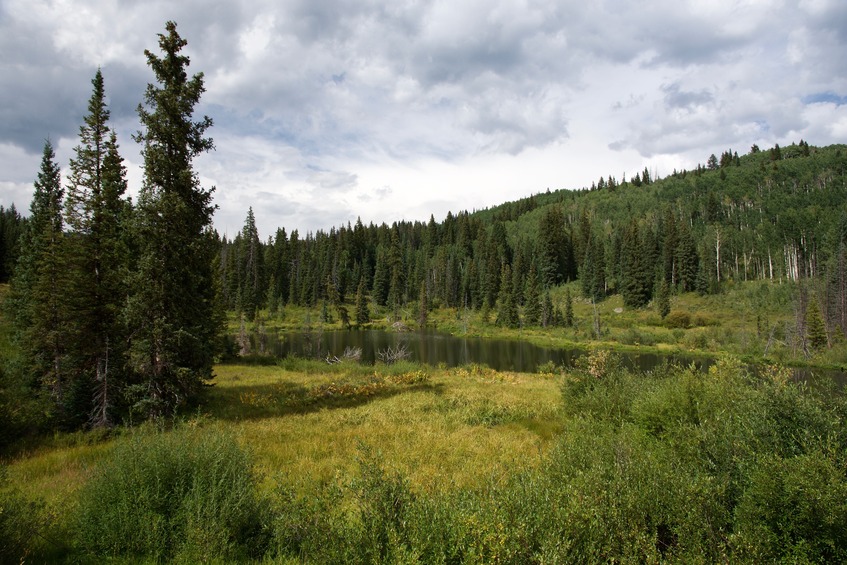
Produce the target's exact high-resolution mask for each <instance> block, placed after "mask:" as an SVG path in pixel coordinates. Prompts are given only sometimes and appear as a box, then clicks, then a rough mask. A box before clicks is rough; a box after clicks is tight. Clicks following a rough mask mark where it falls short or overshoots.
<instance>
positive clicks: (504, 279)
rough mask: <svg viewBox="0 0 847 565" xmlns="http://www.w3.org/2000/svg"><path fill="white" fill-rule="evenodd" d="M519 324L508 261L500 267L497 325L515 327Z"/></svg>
mask: <svg viewBox="0 0 847 565" xmlns="http://www.w3.org/2000/svg"><path fill="white" fill-rule="evenodd" d="M519 324H520V318H519V317H518V308H517V306H516V304H515V296H514V293H513V292H512V269H511V267H509V264H508V263H503V266H502V267H501V268H500V295H499V296H498V297H497V325H498V326H505V327H507V328H516V327H518V325H519Z"/></svg>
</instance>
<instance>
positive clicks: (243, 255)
mask: <svg viewBox="0 0 847 565" xmlns="http://www.w3.org/2000/svg"><path fill="white" fill-rule="evenodd" d="M240 235H241V237H240V238H239V239H238V243H239V249H238V259H239V263H240V264H239V271H240V280H239V288H240V289H241V294H240V307H241V310H242V311H243V312H244V313H245V314H247V317H248V318H249V319H251V320H252V319H253V318H255V317H256V314H257V313H258V311H259V308H260V307H261V305H262V302H263V298H264V297H263V292H262V290H263V289H264V287H265V284H264V276H263V274H264V265H263V262H264V261H263V259H264V254H263V253H262V252H261V251H262V244H261V242H260V241H259V230H258V228H257V227H256V217H255V216H254V215H253V207H252V206H251V207H250V208H249V209H248V210H247V218H246V219H245V220H244V227H243V228H242V229H241V234H240Z"/></svg>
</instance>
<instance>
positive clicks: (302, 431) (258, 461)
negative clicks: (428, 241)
mask: <svg viewBox="0 0 847 565" xmlns="http://www.w3.org/2000/svg"><path fill="white" fill-rule="evenodd" d="M286 365H287V366H286ZM215 373H216V378H215V380H214V386H212V387H210V388H209V389H208V390H207V393H206V395H205V399H204V401H203V403H202V404H201V406H200V408H199V411H198V412H197V413H196V414H195V415H192V416H191V417H190V418H189V419H188V420H186V421H184V422H183V423H182V424H181V426H183V427H184V426H188V427H194V428H205V429H207V430H209V431H210V432H212V431H218V432H226V433H229V434H231V435H232V436H233V437H234V438H236V440H237V442H238V443H239V444H240V445H241V446H242V447H244V448H245V449H246V450H248V451H249V452H250V454H251V456H252V458H253V461H254V463H255V470H256V473H257V477H258V481H259V485H260V490H261V491H262V492H263V493H264V494H268V493H271V492H272V491H273V490H274V489H275V488H276V487H277V486H278V485H279V484H280V483H285V484H291V485H296V488H297V489H298V492H299V494H307V493H309V492H315V491H317V490H319V489H320V488H323V487H324V486H325V485H328V484H332V483H340V484H346V483H349V482H350V481H351V480H352V479H353V477H354V476H355V475H356V473H357V472H358V465H359V464H358V462H357V460H358V456H359V454H360V453H361V451H362V449H363V448H369V449H371V450H373V451H374V452H375V453H379V454H380V456H381V457H382V459H383V460H384V461H385V463H386V465H388V466H390V467H391V468H393V469H397V470H398V471H400V472H401V473H403V474H404V476H407V477H408V478H409V480H410V486H411V489H412V490H413V491H415V492H420V493H433V492H445V491H450V490H461V489H468V488H477V487H479V486H480V485H483V484H486V483H488V482H489V481H491V480H501V479H503V478H504V477H506V476H509V475H511V474H513V473H515V472H517V471H520V470H521V469H529V468H534V467H536V466H537V465H539V463H540V461H541V457H542V455H543V454H544V453H546V451H547V450H548V448H549V447H550V445H551V442H552V441H553V437H554V434H555V432H556V430H558V429H559V428H560V426H561V422H560V418H559V415H558V408H559V405H560V391H559V387H558V384H557V379H556V378H553V377H551V376H549V375H529V374H511V373H497V372H494V371H491V370H489V369H486V368H483V367H479V366H469V367H462V368H456V369H450V370H448V369H437V368H431V367H424V366H420V365H416V364H411V363H401V364H397V365H391V366H387V365H377V366H375V367H373V366H371V367H363V366H360V365H357V364H339V365H332V366H330V365H328V364H326V363H324V362H319V361H304V360H297V361H288V362H286V363H284V364H282V365H280V366H257V365H234V364H226V365H219V366H217V367H216V370H215ZM132 433H135V432H132ZM142 433H144V432H143V431H142ZM120 435H121V433H118V436H120ZM125 441H126V440H125V439H124V438H122V437H117V438H115V437H103V436H102V435H101V434H94V433H76V434H59V435H56V436H54V437H52V438H42V440H41V441H40V442H39V443H38V444H37V445H34V446H33V447H31V449H29V450H28V451H27V452H24V453H20V454H18V455H17V456H16V457H15V458H14V459H13V460H11V461H9V462H8V465H7V471H8V480H9V483H10V484H11V485H12V486H13V487H15V488H17V489H19V490H20V491H21V492H22V493H23V494H24V495H25V496H27V497H28V498H31V499H41V500H43V501H44V502H45V503H46V505H47V508H48V511H49V512H51V513H53V514H54V515H56V516H58V517H59V518H58V519H59V521H60V522H61V520H62V516H63V515H66V514H67V512H66V511H67V510H68V509H70V508H74V507H75V505H76V504H77V497H78V495H79V492H80V489H81V487H82V486H83V485H84V484H85V483H86V482H87V481H88V480H89V478H90V477H91V476H92V473H93V470H94V468H95V467H96V465H97V464H98V463H99V462H101V461H104V460H105V459H106V458H107V457H108V456H109V455H110V454H111V453H112V452H113V451H114V449H115V446H116V445H118V444H121V443H123V442H125Z"/></svg>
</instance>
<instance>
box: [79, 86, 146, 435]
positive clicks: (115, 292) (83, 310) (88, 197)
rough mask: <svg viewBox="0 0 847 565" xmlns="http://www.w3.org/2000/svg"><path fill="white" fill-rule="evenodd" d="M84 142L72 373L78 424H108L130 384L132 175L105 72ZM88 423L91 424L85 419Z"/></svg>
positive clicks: (81, 149) (91, 106) (81, 134)
mask: <svg viewBox="0 0 847 565" xmlns="http://www.w3.org/2000/svg"><path fill="white" fill-rule="evenodd" d="M91 83H92V85H93V86H94V89H93V93H92V95H91V99H90V100H89V103H88V115H87V116H86V117H85V118H84V122H83V125H82V126H81V127H80V131H79V140H80V144H79V145H78V146H77V147H76V148H75V149H74V154H75V156H74V158H73V159H71V163H70V168H71V174H70V177H69V179H68V191H67V199H66V203H65V204H66V205H65V212H66V218H67V226H68V228H69V230H70V231H69V234H68V237H67V238H66V249H67V260H68V264H67V276H68V292H67V295H66V301H67V304H68V307H69V309H70V315H69V317H68V334H69V335H68V338H69V339H68V349H69V363H68V365H69V367H68V369H69V372H70V373H71V375H70V376H71V378H72V379H73V382H74V387H73V390H74V394H75V396H76V398H75V399H74V410H73V414H69V416H73V417H74V418H75V419H76V420H77V421H76V423H77V424H78V425H81V424H85V423H87V422H88V423H91V424H92V425H94V426H105V425H109V424H110V423H111V422H112V421H113V419H114V414H113V409H114V408H116V407H117V404H118V402H117V401H118V398H119V396H120V393H119V392H118V391H119V390H120V387H121V386H122V384H123V376H122V374H121V368H122V367H123V366H124V358H123V354H124V351H123V344H124V342H125V332H124V326H123V324H122V320H121V309H122V307H123V303H124V301H125V298H126V274H127V268H128V246H127V245H126V238H125V229H126V227H127V224H128V221H129V213H130V209H129V203H128V202H127V201H126V200H124V199H123V196H124V193H125V192H126V188H127V185H126V170H125V168H124V166H123V160H122V159H121V156H120V154H119V152H118V144H117V138H116V136H115V134H114V132H112V131H111V130H110V128H109V126H108V120H109V110H108V109H107V107H106V102H105V89H104V86H103V75H102V73H101V72H100V70H98V71H97V74H96V75H95V76H94V79H93V80H92V81H91ZM86 421H87V422H86Z"/></svg>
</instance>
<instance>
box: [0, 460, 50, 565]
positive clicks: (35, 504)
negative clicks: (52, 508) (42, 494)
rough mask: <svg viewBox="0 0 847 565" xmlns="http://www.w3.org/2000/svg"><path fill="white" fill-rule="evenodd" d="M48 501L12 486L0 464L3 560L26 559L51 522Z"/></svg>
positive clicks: (10, 561)
mask: <svg viewBox="0 0 847 565" xmlns="http://www.w3.org/2000/svg"><path fill="white" fill-rule="evenodd" d="M50 521H51V517H50V516H49V514H48V513H47V511H46V509H45V507H44V503H43V502H40V501H32V500H28V499H27V498H26V497H25V496H24V495H23V494H22V493H21V492H20V490H18V489H16V488H14V487H12V486H10V485H9V484H8V479H7V477H6V469H5V467H0V563H25V562H26V560H27V557H28V556H30V555H31V554H33V553H35V552H36V551H37V550H38V549H39V548H38V547H37V546H38V543H39V542H41V541H42V539H41V538H42V537H43V536H44V534H45V532H46V531H47V529H48V528H49V526H50Z"/></svg>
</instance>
